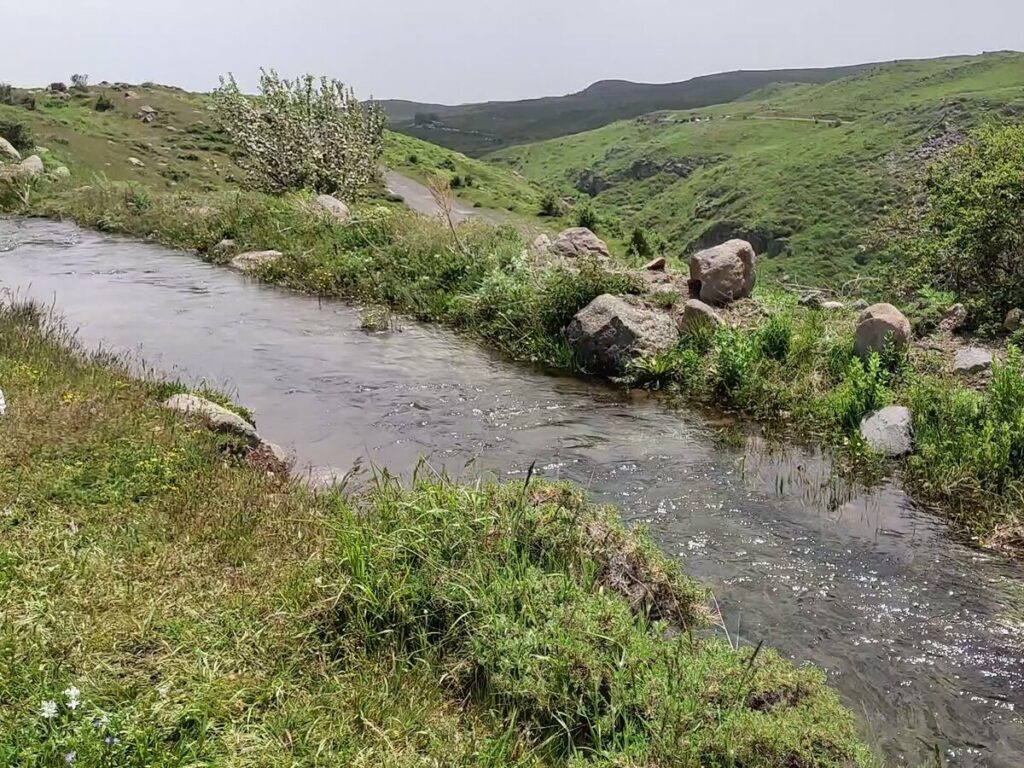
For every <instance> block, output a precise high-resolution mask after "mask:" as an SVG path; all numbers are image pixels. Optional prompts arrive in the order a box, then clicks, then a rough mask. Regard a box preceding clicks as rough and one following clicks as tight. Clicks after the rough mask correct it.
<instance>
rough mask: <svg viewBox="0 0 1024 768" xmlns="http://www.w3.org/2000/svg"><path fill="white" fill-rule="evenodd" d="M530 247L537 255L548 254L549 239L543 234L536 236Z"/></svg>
mask: <svg viewBox="0 0 1024 768" xmlns="http://www.w3.org/2000/svg"><path fill="white" fill-rule="evenodd" d="M530 247H531V248H532V249H533V250H534V251H536V252H537V253H548V252H549V251H550V250H551V238H550V237H548V236H547V235H544V234H540V235H537V237H535V238H534V239H533V243H532V244H531V245H530Z"/></svg>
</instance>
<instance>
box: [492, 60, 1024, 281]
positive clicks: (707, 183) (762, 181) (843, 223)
mask: <svg viewBox="0 0 1024 768" xmlns="http://www.w3.org/2000/svg"><path fill="white" fill-rule="evenodd" d="M1021 116H1024V54H1019V53H996V54H987V55H984V56H977V57H955V58H947V59H937V60H930V61H911V62H898V63H893V64H887V65H883V66H878V67H875V68H873V69H871V70H870V71H866V72H862V73H860V74H856V75H853V76H851V77H847V78H844V79H842V80H838V81H835V82H832V83H827V84H824V85H791V86H782V87H778V86H776V87H770V88H768V89H765V90H764V91H762V92H760V93H758V94H752V95H750V96H749V97H748V98H745V99H743V100H741V101H737V102H734V103H732V104H727V105H719V106H716V107H709V108H706V109H701V110H690V111H685V112H663V113H656V114H652V115H645V116H643V117H640V118H637V119H635V120H631V121H628V122H618V123H615V124H613V125H609V126H606V127H604V128H600V129H598V130H595V131H590V132H587V133H583V134H578V135H575V136H568V137H564V138H560V139H554V140H551V141H547V142H543V143H538V144H532V145H528V146H522V147H513V148H510V149H506V150H502V151H501V152H498V153H495V154H494V155H491V156H489V159H491V160H494V161H496V162H500V163H504V164H506V165H507V166H509V167H510V168H512V169H514V170H516V171H519V172H521V173H522V174H523V175H524V176H526V177H527V178H528V179H530V180H531V181H535V182H538V183H539V184H541V185H543V186H545V187H547V188H550V189H553V190H558V191H560V192H562V193H563V194H575V195H576V196H577V197H581V198H585V197H587V195H588V194H590V193H593V204H594V206H595V208H596V209H597V210H598V211H599V212H601V213H602V214H606V215H608V216H610V217H613V218H617V219H620V220H621V221H622V222H623V223H624V224H625V225H640V226H643V227H646V228H649V229H652V230H656V231H658V232H661V233H662V234H664V235H665V236H667V237H668V239H669V242H670V244H671V251H672V252H673V253H676V254H679V255H682V254H685V253H687V252H689V251H692V250H693V249H695V248H698V247H700V246H703V245H708V244H714V243H718V242H721V241H722V240H724V239H726V238H728V237H730V236H743V237H746V238H748V239H750V240H751V241H752V242H754V243H755V245H756V246H757V247H758V250H759V251H760V252H763V253H767V254H768V256H769V259H767V261H766V264H765V268H764V271H765V273H766V274H768V275H782V274H788V275H789V276H791V277H792V278H794V279H799V280H802V281H806V282H836V281H839V280H843V279H846V278H849V277H851V276H853V275H855V274H857V273H858V272H861V271H865V270H870V267H871V264H872V259H873V256H872V253H871V252H870V251H869V250H864V248H863V246H864V243H865V237H866V235H867V233H868V232H869V230H870V228H871V225H872V224H873V223H874V222H875V221H877V220H878V218H879V217H880V216H882V215H884V214H885V213H886V212H887V211H888V210H889V208H890V206H892V205H893V204H894V203H896V202H898V201H901V200H904V199H905V190H904V189H903V188H902V186H901V184H902V182H903V181H904V180H905V179H907V178H908V176H909V175H911V174H913V173H914V172H916V171H918V170H920V168H921V167H922V166H923V164H924V163H925V162H926V161H927V159H928V158H929V157H932V156H934V154H935V153H936V152H937V151H939V150H941V148H942V147H944V146H947V145H949V144H950V143H954V142H956V141H958V140H959V138H960V137H961V131H963V130H964V129H967V128H970V127H973V126H975V125H977V124H979V123H983V122H986V121H993V120H1018V119H1020V117H1021ZM581 189H586V190H587V192H586V193H584V192H582V191H581ZM624 229H625V227H624Z"/></svg>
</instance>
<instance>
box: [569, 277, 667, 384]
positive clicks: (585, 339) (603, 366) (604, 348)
mask: <svg viewBox="0 0 1024 768" xmlns="http://www.w3.org/2000/svg"><path fill="white" fill-rule="evenodd" d="M565 338H566V341H568V342H569V345H570V346H571V347H572V348H573V349H574V350H576V352H577V354H579V356H580V359H581V360H582V361H583V364H584V365H586V366H587V368H589V369H590V370H592V371H595V372H600V373H621V372H622V371H623V370H625V368H626V366H628V365H629V363H630V362H631V361H633V360H634V359H636V358H638V357H646V356H648V355H653V354H655V353H657V352H664V351H666V350H669V349H671V348H672V347H673V346H675V343H676V341H677V340H678V338H679V331H678V329H677V328H676V325H675V323H674V322H673V321H672V318H671V317H669V315H668V314H666V313H664V312H656V311H655V310H652V309H646V308H644V307H638V306H635V305H633V304H630V303H628V302H627V301H625V300H624V299H622V298H620V297H618V296H612V295H610V294H604V295H603V296H598V297H597V298H596V299H594V300H593V301H592V302H590V304H588V305H587V306H586V307H584V308H583V309H581V310H580V311H579V312H578V313H577V314H576V317H574V318H573V319H572V322H570V323H569V325H568V326H567V327H566V329H565Z"/></svg>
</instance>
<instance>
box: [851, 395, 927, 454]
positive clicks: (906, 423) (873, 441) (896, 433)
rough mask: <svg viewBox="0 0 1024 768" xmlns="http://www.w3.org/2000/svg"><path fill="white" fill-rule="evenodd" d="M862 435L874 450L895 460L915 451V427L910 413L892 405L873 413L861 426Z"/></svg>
mask: <svg viewBox="0 0 1024 768" xmlns="http://www.w3.org/2000/svg"><path fill="white" fill-rule="evenodd" d="M860 434H861V437H863V438H864V440H865V442H866V443H867V444H868V445H869V446H871V448H872V449H873V450H876V451H878V452H879V453H881V454H883V455H885V456H888V457H889V458H895V457H897V456H906V455H907V454H908V453H910V452H911V451H912V450H913V449H914V425H913V418H912V417H911V415H910V411H909V410H907V409H906V408H904V407H902V406H899V405H892V406H889V407H888V408H883V409H882V410H880V411H876V412H875V413H872V414H871V415H869V416H868V417H867V418H865V419H864V420H863V421H862V422H861V424H860Z"/></svg>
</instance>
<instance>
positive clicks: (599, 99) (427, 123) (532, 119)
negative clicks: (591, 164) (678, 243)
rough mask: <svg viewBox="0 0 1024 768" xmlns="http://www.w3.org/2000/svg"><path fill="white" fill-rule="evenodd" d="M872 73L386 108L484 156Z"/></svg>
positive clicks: (778, 76)
mask: <svg viewBox="0 0 1024 768" xmlns="http://www.w3.org/2000/svg"><path fill="white" fill-rule="evenodd" d="M870 66H871V65H868V64H861V65H855V66H848V67H831V68H826V69H777V70H764V71H736V72H722V73H719V74H714V75H705V76H703V77H695V78H693V79H692V80H686V81H684V82H680V83H662V84H648V83H632V82H628V81H625V80H603V81H601V82H597V83H594V84H593V85H591V86H590V87H589V88H586V89H584V90H582V91H580V92H579V93H573V94H569V95H567V96H550V97H546V98H539V99H528V100H524V101H491V102H485V103H482V104H464V105H461V106H445V105H443V104H420V103H417V102H414V101H402V100H391V101H381V102H380V104H381V105H382V106H383V107H384V110H385V111H386V112H387V115H388V120H389V122H390V125H391V127H392V128H393V129H394V130H396V131H399V132H401V133H406V134H409V135H411V136H416V137H418V138H421V139H425V140H427V141H430V142H432V143H434V144H440V145H441V146H445V147H449V148H451V149H456V150H458V151H460V152H464V153H466V154H468V155H479V154H484V153H487V152H493V151H495V150H497V149H500V148H502V147H506V146H510V145H514V144H525V143H529V142H534V141H541V140H543V139H550V138H555V137H557V136H565V135H568V134H572V133H579V132H581V131H587V130H591V129H593V128H599V127H600V126H603V125H607V124H608V123H612V122H614V121H616V120H622V119H628V118H631V117H636V116H637V115H642V114H646V113H648V112H655V111H658V110H665V109H675V110H678V109H692V108H696V107H705V106H708V105H710V104H721V103H724V102H728V101H733V100H734V99H738V98H740V97H742V96H745V95H746V94H749V93H751V92H753V91H756V90H758V89H760V88H764V87H766V86H768V85H770V84H772V83H827V82H830V81H832V80H835V79H837V78H841V77H846V76H847V75H850V74H853V73H855V72H859V71H861V70H863V69H864V68H866V67H870Z"/></svg>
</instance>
